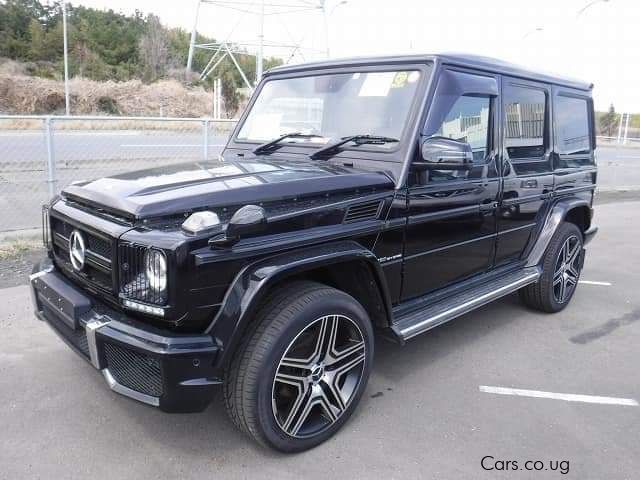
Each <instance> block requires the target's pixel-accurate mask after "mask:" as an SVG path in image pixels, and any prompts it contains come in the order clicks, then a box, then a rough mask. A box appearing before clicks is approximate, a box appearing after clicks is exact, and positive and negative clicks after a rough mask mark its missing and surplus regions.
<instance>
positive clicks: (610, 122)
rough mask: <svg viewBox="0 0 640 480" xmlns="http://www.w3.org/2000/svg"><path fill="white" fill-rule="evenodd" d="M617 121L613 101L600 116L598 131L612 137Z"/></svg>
mask: <svg viewBox="0 0 640 480" xmlns="http://www.w3.org/2000/svg"><path fill="white" fill-rule="evenodd" d="M617 122H618V114H616V109H615V107H614V106H613V103H612V104H611V105H610V106H609V111H608V112H607V113H605V114H604V115H602V116H601V117H600V121H599V123H600V132H601V133H603V134H605V135H606V136H607V137H612V136H613V132H614V131H615V128H616V124H617Z"/></svg>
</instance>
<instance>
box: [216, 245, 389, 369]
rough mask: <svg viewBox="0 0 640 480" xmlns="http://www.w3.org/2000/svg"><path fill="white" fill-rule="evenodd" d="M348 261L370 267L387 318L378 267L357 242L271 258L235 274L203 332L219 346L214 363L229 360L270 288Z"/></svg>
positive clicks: (383, 283)
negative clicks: (307, 272) (286, 279)
mask: <svg viewBox="0 0 640 480" xmlns="http://www.w3.org/2000/svg"><path fill="white" fill-rule="evenodd" d="M350 260H361V261H364V262H366V263H367V264H368V265H369V266H370V267H371V269H372V273H373V275H374V277H375V279H376V281H377V283H378V287H379V289H380V292H381V294H382V298H383V301H384V303H385V309H386V312H387V315H389V318H391V316H390V315H391V300H390V297H389V293H388V289H387V285H386V280H385V277H384V274H383V272H382V268H381V267H380V264H379V263H378V260H377V258H376V256H375V255H374V254H373V253H372V252H371V251H370V250H368V249H366V248H364V247H363V246H362V245H360V244H358V243H357V242H355V241H349V240H346V241H339V242H332V243H329V244H326V245H319V246H313V247H308V248H304V249H300V250H296V251H293V252H286V253H282V254H278V255H274V256H272V257H268V258H263V259H261V260H258V261H256V262H255V263H252V264H249V265H248V266H246V267H245V268H243V269H242V270H241V271H240V273H238V275H237V276H236V278H235V279H234V281H233V283H232V284H231V287H230V288H229V290H228V291H227V293H226V295H225V298H224V300H223V303H222V308H221V309H220V311H219V312H218V314H217V315H216V317H215V318H214V320H213V322H212V323H211V325H210V326H209V328H208V329H207V333H212V334H213V335H214V336H215V337H216V339H217V340H218V343H219V345H220V347H221V352H220V355H219V358H218V360H219V363H218V364H219V365H220V366H222V365H224V364H225V361H226V360H227V359H228V358H230V354H231V353H232V352H233V351H234V350H235V348H236V347H237V345H238V343H239V341H240V339H241V338H240V337H241V336H242V335H243V333H244V331H245V329H246V327H247V325H248V324H249V323H250V322H251V320H252V318H253V316H254V314H255V313H256V310H257V307H258V306H259V305H260V302H261V301H262V299H263V298H264V297H265V295H266V293H267V290H268V288H269V287H270V286H272V285H274V284H275V283H277V282H279V281H282V280H283V279H285V278H287V277H290V276H292V275H296V274H299V273H302V272H304V271H308V270H312V269H314V268H317V267H326V266H328V265H333V264H339V263H342V262H346V261H350Z"/></svg>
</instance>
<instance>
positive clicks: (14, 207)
mask: <svg viewBox="0 0 640 480" xmlns="http://www.w3.org/2000/svg"><path fill="white" fill-rule="evenodd" d="M235 122H236V120H225V119H223V120H217V119H215V120H214V119H201V118H163V117H160V118H143V117H60V116H1V115H0V233H6V232H12V231H20V230H29V229H37V228H39V227H40V206H41V205H42V204H43V203H44V202H46V201H47V199H49V198H50V197H51V196H52V195H54V194H55V193H57V192H59V191H60V190H61V189H62V188H64V187H65V186H67V185H68V184H69V183H71V182H73V181H77V180H85V179H91V178H99V177H102V176H105V175H114V174H118V173H122V172H126V171H131V170H137V169H142V168H147V167H153V166H160V165H168V164H172V163H180V162H185V161H190V160H203V159H211V158H215V157H216V156H217V154H218V153H219V152H220V151H221V150H222V147H223V146H224V144H225V142H226V139H227V136H228V135H229V133H230V131H231V130H232V128H233V126H234V124H235ZM598 167H599V175H598V186H599V188H600V189H601V190H614V189H634V190H635V189H638V190H640V139H636V138H632V137H630V136H629V137H628V138H627V143H626V144H622V142H620V143H619V141H618V139H617V138H616V137H613V138H608V137H598Z"/></svg>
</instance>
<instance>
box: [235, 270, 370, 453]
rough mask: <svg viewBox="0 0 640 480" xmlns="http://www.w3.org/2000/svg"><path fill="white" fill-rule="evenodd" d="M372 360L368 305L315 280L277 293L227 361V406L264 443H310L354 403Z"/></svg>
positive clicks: (333, 427)
mask: <svg viewBox="0 0 640 480" xmlns="http://www.w3.org/2000/svg"><path fill="white" fill-rule="evenodd" d="M372 360H373V332H372V328H371V323H370V321H369V318H368V316H367V313H366V311H365V310H364V309H363V308H362V306H361V305H360V304H359V303H358V302H357V301H356V300H355V299H354V298H352V297H351V296H349V295H347V294H345V293H344V292H341V291H339V290H335V289H333V288H330V287H327V286H324V285H320V284H317V283H313V282H299V283H295V284H291V285H289V286H287V287H285V288H284V289H282V290H280V291H278V292H276V294H275V295H273V296H272V297H271V299H270V300H269V301H268V302H267V303H266V304H265V305H264V307H263V308H262V309H261V311H260V312H259V314H258V317H257V324H256V327H255V330H254V331H253V333H252V334H251V335H250V336H249V337H248V338H247V340H246V341H245V343H244V345H242V346H241V347H240V348H239V350H238V352H236V354H235V357H234V359H233V361H232V363H231V365H230V367H229V371H228V372H227V375H226V381H225V401H226V405H227V410H228V411H229V414H230V416H231V418H232V419H233V420H234V422H235V423H236V425H237V426H238V427H239V428H240V429H242V430H243V431H245V432H246V433H248V434H249V435H251V436H252V437H253V438H254V439H256V440H257V441H258V442H260V443H262V444H263V445H266V446H270V447H273V448H276V449H278V450H281V451H285V452H297V451H302V450H306V449H308V448H312V447H314V446H316V445H318V444H320V443H321V442H323V441H324V440H326V439H328V438H329V437H331V436H332V435H333V434H334V433H336V432H337V431H338V430H339V429H340V428H341V427H342V425H343V424H344V423H345V422H346V421H347V420H348V418H349V416H350V415H351V414H352V413H353V410H354V409H355V408H356V406H357V404H358V402H359V400H360V397H361V396H362V393H363V391H364V388H365V386H366V383H367V380H368V377H369V372H370V370H371V363H372Z"/></svg>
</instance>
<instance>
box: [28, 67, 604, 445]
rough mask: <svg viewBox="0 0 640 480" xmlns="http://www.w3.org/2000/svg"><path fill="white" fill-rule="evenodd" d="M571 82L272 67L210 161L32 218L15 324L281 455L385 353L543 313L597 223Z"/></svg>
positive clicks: (590, 155)
mask: <svg viewBox="0 0 640 480" xmlns="http://www.w3.org/2000/svg"><path fill="white" fill-rule="evenodd" d="M591 91H592V85H590V84H586V83H582V82H579V81H575V80H570V79H565V78H560V77H555V76H549V75H542V74H539V73H536V72H532V71H528V70H525V69H522V68H519V67H516V66H514V65H510V64H507V63H504V62H501V61H496V60H491V59H486V58H480V57H473V56H462V55H433V56H426V55H423V56H399V57H379V58H362V59H354V60H340V61H332V62H324V63H313V64H306V65H297V66H284V67H279V68H276V69H273V70H271V71H270V72H269V73H268V74H266V75H265V77H264V79H263V80H262V81H261V83H260V84H259V86H258V88H257V90H256V92H255V94H254V95H253V97H252V99H251V102H250V104H249V106H248V108H247V110H246V112H245V113H244V115H243V116H242V118H241V119H240V122H239V124H238V125H237V127H236V129H235V131H234V132H233V134H232V135H231V137H230V139H229V141H228V143H227V145H226V148H225V149H224V151H223V153H222V154H221V155H220V157H219V159H217V160H215V161H210V162H198V163H195V164H182V165H173V166H170V167H164V168H154V169H150V170H145V171H140V172H133V173H127V174H123V175H116V176H113V177H108V178H102V179H99V180H95V181H91V182H85V183H80V184H74V185H71V186H69V187H67V188H66V189H65V190H64V192H63V193H62V195H61V196H60V197H59V198H57V199H55V200H54V201H52V202H51V203H50V204H49V205H46V206H45V207H44V210H43V221H44V236H45V243H46V245H47V248H48V258H46V259H44V260H43V261H42V262H41V263H40V264H39V265H37V266H36V268H35V269H34V273H33V275H32V276H31V286H32V291H33V300H34V305H35V310H36V315H37V316H38V317H39V318H40V319H42V320H44V321H46V322H47V323H48V324H49V325H50V326H51V327H52V328H53V330H54V331H55V332H56V333H58V334H59V335H60V337H61V338H62V339H63V340H64V341H65V342H67V343H68V344H69V346H71V347H72V348H73V349H74V350H76V351H77V352H78V353H80V354H81V355H82V356H83V357H84V358H85V359H86V360H88V361H89V362H91V364H92V365H93V366H94V367H95V368H96V369H98V370H100V371H101V373H102V375H103V376H104V378H105V380H106V382H107V384H108V385H109V386H110V387H111V388H112V389H113V390H114V391H116V392H118V393H121V394H123V395H126V396H129V397H131V398H134V399H136V400H139V401H142V402H145V403H148V404H150V405H154V406H156V407H159V408H160V409H162V410H164V411H167V412H196V411H201V410H203V409H204V408H205V407H206V406H207V405H208V404H209V403H210V401H211V399H212V396H213V394H214V391H215V389H216V388H217V387H218V386H219V385H221V386H222V389H223V392H224V402H225V404H226V408H227V410H228V412H229V415H230V416H231V418H232V420H233V422H234V423H235V424H236V425H237V426H238V427H239V428H240V429H241V430H243V431H245V432H246V433H248V434H249V435H251V436H252V437H253V438H255V439H256V440H257V441H259V442H260V443H262V444H264V445H268V446H271V447H274V448H276V449H279V450H282V451H287V452H293V451H300V450H304V449H307V448H310V447H313V446H315V445H317V444H319V443H320V442H322V441H324V440H326V439H327V438H329V437H330V436H331V435H333V434H334V433H335V432H336V431H337V430H338V429H340V427H342V425H343V424H344V423H345V422H346V421H347V419H348V418H349V416H350V415H351V414H352V413H353V411H354V409H355V408H356V406H357V404H358V401H359V400H360V398H361V396H362V394H363V391H364V390H365V387H366V383H367V379H368V377H369V374H370V372H371V368H372V365H373V358H374V355H373V353H374V352H373V350H374V335H381V336H384V337H386V338H389V339H392V340H395V341H397V342H399V343H401V344H402V343H404V342H406V341H407V340H408V339H410V338H412V337H414V336H416V335H418V334H420V333H424V332H426V331H428V330H430V329H431V328H433V327H436V326H438V325H440V324H442V323H444V322H447V321H449V320H451V319H453V318H455V317H457V316H459V315H462V314H464V313H466V312H469V311H470V310H473V309H475V308H477V307H479V306H481V305H484V304H486V303H488V302H491V301H493V300H496V299H498V298H500V297H503V296H505V295H507V294H509V293H511V292H515V291H518V292H519V294H520V296H521V298H522V300H523V301H524V303H525V304H526V305H527V306H529V307H532V308H535V309H538V310H541V311H544V312H557V311H560V310H562V309H563V308H564V307H565V306H566V305H567V304H568V302H569V301H570V299H571V297H572V295H573V294H574V292H575V289H576V287H577V284H578V278H579V276H580V271H581V268H582V265H583V262H584V257H585V250H584V245H585V244H586V243H587V242H588V241H589V239H590V238H591V237H592V236H593V234H594V233H595V232H596V228H595V226H594V225H593V223H592V201H593V195H594V189H595V185H596V167H595V160H594V151H595V146H596V145H595V136H594V112H593V103H592V98H591Z"/></svg>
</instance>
